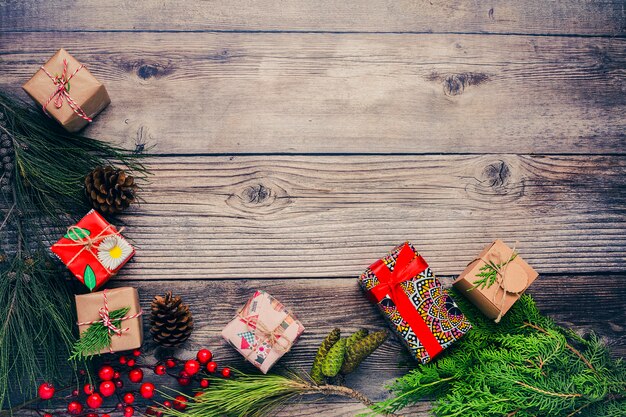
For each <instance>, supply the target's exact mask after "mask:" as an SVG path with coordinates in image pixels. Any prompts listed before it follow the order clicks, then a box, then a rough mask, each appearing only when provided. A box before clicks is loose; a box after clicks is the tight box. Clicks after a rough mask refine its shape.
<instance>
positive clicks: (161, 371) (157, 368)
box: [154, 365, 166, 375]
mask: <svg viewBox="0 0 626 417" xmlns="http://www.w3.org/2000/svg"><path fill="white" fill-rule="evenodd" d="M165 372H166V369H165V365H157V366H155V367H154V373H155V374H157V375H165Z"/></svg>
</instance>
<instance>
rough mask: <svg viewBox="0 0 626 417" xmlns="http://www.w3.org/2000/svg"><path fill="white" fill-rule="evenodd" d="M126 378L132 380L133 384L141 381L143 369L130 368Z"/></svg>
mask: <svg viewBox="0 0 626 417" xmlns="http://www.w3.org/2000/svg"><path fill="white" fill-rule="evenodd" d="M128 379H129V380H130V382H134V383H135V384H136V383H138V382H141V380H142V379H143V371H142V370H141V369H139V368H134V369H131V370H130V372H129V373H128Z"/></svg>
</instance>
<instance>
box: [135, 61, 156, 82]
mask: <svg viewBox="0 0 626 417" xmlns="http://www.w3.org/2000/svg"><path fill="white" fill-rule="evenodd" d="M158 73H159V69H158V68H157V67H155V66H154V65H150V64H144V65H141V66H140V67H139V68H137V75H138V76H139V78H143V79H144V80H147V79H148V78H152V77H156V75H157V74H158Z"/></svg>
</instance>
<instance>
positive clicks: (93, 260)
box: [51, 210, 135, 291]
mask: <svg viewBox="0 0 626 417" xmlns="http://www.w3.org/2000/svg"><path fill="white" fill-rule="evenodd" d="M51 249H52V252H54V254H55V255H56V256H57V257H58V258H59V259H60V260H61V262H63V263H64V264H65V265H66V266H67V268H68V269H69V270H70V271H71V272H72V273H73V274H74V276H75V277H76V279H78V280H79V281H80V282H82V283H83V284H85V286H87V288H89V290H91V291H94V290H96V289H98V288H100V287H101V286H102V285H103V284H104V283H105V282H107V281H108V280H109V278H111V277H112V276H113V275H115V274H116V273H117V271H119V270H120V268H122V266H124V264H125V263H126V262H128V261H129V260H130V258H132V257H133V255H134V254H135V249H134V248H133V247H132V246H131V245H130V244H129V243H128V242H127V241H126V239H124V238H123V237H122V235H121V234H120V232H119V231H118V230H117V229H116V228H115V226H113V225H112V224H110V223H109V222H107V221H106V220H105V219H104V218H103V217H102V216H101V215H100V214H99V213H98V212H96V211H95V210H91V211H90V212H89V213H87V214H86V215H85V217H83V218H82V219H81V220H80V221H79V222H78V223H76V224H75V225H74V226H70V227H68V229H67V233H66V234H65V235H64V236H63V237H62V238H61V239H59V241H58V242H57V243H55V244H54V245H52V248H51Z"/></svg>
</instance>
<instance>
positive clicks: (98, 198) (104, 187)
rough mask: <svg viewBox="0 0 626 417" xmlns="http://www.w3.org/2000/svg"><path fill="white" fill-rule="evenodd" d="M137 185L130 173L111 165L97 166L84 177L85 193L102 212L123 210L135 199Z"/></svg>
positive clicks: (109, 212) (112, 212)
mask: <svg viewBox="0 0 626 417" xmlns="http://www.w3.org/2000/svg"><path fill="white" fill-rule="evenodd" d="M136 191H137V185H136V184H135V178H133V176H132V175H128V174H126V172H124V171H123V170H121V169H117V168H115V167H112V166H106V167H97V168H96V169H94V170H93V171H91V173H90V174H89V175H87V177H85V194H86V195H87V198H88V199H89V201H90V202H91V205H92V206H93V208H95V209H96V210H98V211H100V212H102V213H104V214H115V213H120V212H122V211H124V210H125V209H126V208H128V206H130V204H131V203H133V202H134V201H135V192H136Z"/></svg>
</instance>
